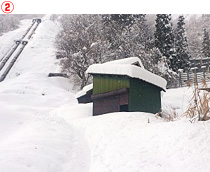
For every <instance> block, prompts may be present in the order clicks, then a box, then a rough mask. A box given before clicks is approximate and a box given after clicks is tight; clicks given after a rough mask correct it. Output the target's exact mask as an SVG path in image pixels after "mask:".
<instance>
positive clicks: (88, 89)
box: [76, 84, 93, 98]
mask: <svg viewBox="0 0 210 172" xmlns="http://www.w3.org/2000/svg"><path fill="white" fill-rule="evenodd" d="M91 89H93V84H89V85H86V86H85V87H83V89H82V90H81V91H79V92H78V93H77V94H76V98H79V97H82V96H84V95H85V94H86V93H87V92H88V91H90V90H91Z"/></svg>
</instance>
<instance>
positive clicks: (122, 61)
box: [103, 57, 144, 68]
mask: <svg viewBox="0 0 210 172" xmlns="http://www.w3.org/2000/svg"><path fill="white" fill-rule="evenodd" d="M103 64H130V65H132V64H139V65H140V67H142V68H144V65H143V64H142V62H141V60H140V59H139V58H138V57H129V58H125V59H119V60H114V61H109V62H106V63H103Z"/></svg>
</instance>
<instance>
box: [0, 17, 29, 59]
mask: <svg viewBox="0 0 210 172" xmlns="http://www.w3.org/2000/svg"><path fill="white" fill-rule="evenodd" d="M31 21H32V20H31V19H25V20H21V21H20V25H19V28H18V29H16V30H13V31H10V32H7V33H5V34H3V35H2V36H0V42H1V46H0V60H1V59H2V58H3V57H4V55H5V54H6V53H7V52H8V51H9V50H10V48H11V47H12V45H13V44H14V43H15V42H14V40H18V39H20V38H21V37H22V35H23V34H24V33H25V32H26V30H27V28H28V27H29V26H30V25H31Z"/></svg>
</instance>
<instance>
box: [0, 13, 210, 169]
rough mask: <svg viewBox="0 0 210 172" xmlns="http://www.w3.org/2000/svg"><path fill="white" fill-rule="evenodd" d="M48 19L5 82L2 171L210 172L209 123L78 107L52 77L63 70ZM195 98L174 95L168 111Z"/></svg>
mask: <svg viewBox="0 0 210 172" xmlns="http://www.w3.org/2000/svg"><path fill="white" fill-rule="evenodd" d="M48 19H49V15H47V16H45V17H44V18H43V22H42V23H41V24H40V26H39V27H38V29H37V31H36V34H35V35H33V38H32V39H31V40H30V42H29V44H28V45H27V46H26V48H25V49H24V51H23V53H22V54H21V56H20V57H19V59H18V61H17V63H16V64H15V66H14V68H13V69H12V71H11V72H10V74H9V77H8V78H7V79H6V80H5V81H3V82H0V140H1V142H0V171H1V172H69V171H70V172H139V171H141V172H169V171H170V172H180V171H181V172H197V171H199V172H208V171H209V169H210V147H209V142H210V122H209V121H207V122H196V123H191V122H189V119H185V118H181V119H179V120H176V121H174V122H166V121H165V120H163V119H161V118H157V117H155V116H154V115H153V114H148V113H141V112H133V113H129V112H128V113H125V112H122V113H111V114H105V115H101V116H94V117H93V116H92V104H91V103H90V104H80V105H78V104H77V100H76V98H75V94H74V93H75V91H74V90H72V84H71V83H69V81H68V80H67V79H65V78H49V77H47V75H48V73H49V72H56V71H59V70H60V69H59V66H58V61H57V60H56V59H55V55H54V51H55V49H54V47H53V42H54V39H55V36H56V33H57V32H58V30H59V27H58V26H59V25H58V24H57V23H54V22H52V21H50V20H48ZM29 23H30V22H29ZM24 27H26V28H27V27H28V23H27V22H26V23H25V25H24V24H23V28H22V30H24ZM14 32H17V31H14ZM12 35H13V34H8V35H7V38H8V40H13V39H14V38H13V36H14V35H13V36H12ZM3 36H5V35H3ZM10 36H11V37H10ZM2 40H3V39H2V37H0V41H2ZM8 44H9V43H8ZM1 52H2V51H1ZM191 95H192V90H190V89H188V88H179V89H171V90H167V91H166V93H164V94H163V96H162V100H163V101H162V106H163V107H164V108H165V109H168V110H170V109H175V110H176V111H177V113H179V114H182V113H183V112H184V111H185V110H186V108H187V106H188V101H189V100H190V98H191Z"/></svg>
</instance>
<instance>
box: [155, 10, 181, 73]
mask: <svg viewBox="0 0 210 172" xmlns="http://www.w3.org/2000/svg"><path fill="white" fill-rule="evenodd" d="M155 21H156V24H155V28H156V30H155V33H154V36H155V46H156V47H157V48H158V49H159V50H160V52H161V53H162V54H163V56H165V57H166V59H167V61H168V64H169V67H170V68H171V69H172V70H173V71H177V70H178V67H177V64H176V63H177V59H176V53H175V49H174V34H173V29H172V24H171V15H170V14H169V15H168V14H157V16H156V20H155Z"/></svg>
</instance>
